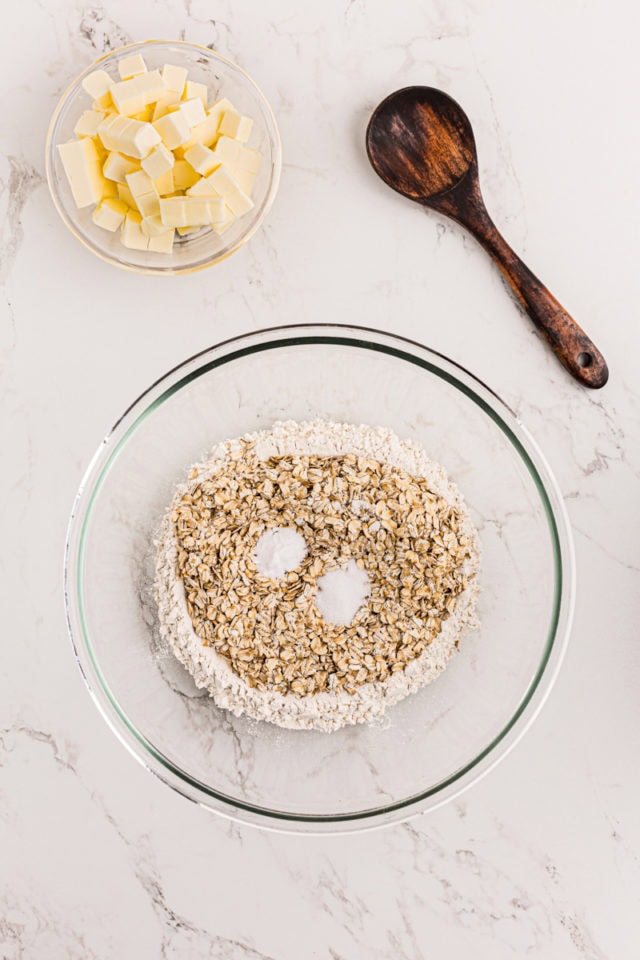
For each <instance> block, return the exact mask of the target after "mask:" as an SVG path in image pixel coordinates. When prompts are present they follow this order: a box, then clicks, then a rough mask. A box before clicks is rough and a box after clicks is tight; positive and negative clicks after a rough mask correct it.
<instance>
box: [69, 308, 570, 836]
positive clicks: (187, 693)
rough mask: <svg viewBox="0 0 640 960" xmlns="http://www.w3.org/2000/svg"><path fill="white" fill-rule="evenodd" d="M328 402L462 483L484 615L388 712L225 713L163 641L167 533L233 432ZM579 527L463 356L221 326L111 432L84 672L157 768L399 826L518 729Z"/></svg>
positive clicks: (557, 612)
mask: <svg viewBox="0 0 640 960" xmlns="http://www.w3.org/2000/svg"><path fill="white" fill-rule="evenodd" d="M313 417H322V418H325V419H331V420H338V421H344V422H350V423H356V424H359V423H366V424H370V425H382V426H385V427H390V428H391V429H393V430H394V431H395V432H396V433H397V434H399V435H400V436H401V437H402V438H409V439H411V440H414V441H418V442H419V443H420V444H422V446H423V447H424V448H425V450H426V451H427V452H428V454H429V456H430V457H431V458H432V459H434V460H436V461H438V462H439V463H441V464H442V465H443V466H444V467H445V469H446V470H447V471H448V473H449V475H450V477H451V478H452V479H453V480H454V481H455V482H456V483H457V484H458V486H459V487H460V490H461V491H462V493H463V495H464V496H465V498H466V501H467V505H468V507H469V510H470V512H471V516H472V518H473V520H474V522H475V524H476V525H477V528H478V531H479V535H480V541H481V548H482V567H481V573H480V585H481V596H480V601H479V615H480V618H481V627H480V629H479V630H477V631H475V632H474V633H471V634H470V635H468V636H467V637H466V638H465V639H464V640H463V643H462V644H461V648H460V650H459V652H458V653H457V654H456V655H455V656H454V658H453V659H452V661H451V662H450V664H449V666H448V667H447V669H446V670H445V671H444V673H443V674H441V676H439V677H438V679H437V680H435V681H434V682H433V683H431V684H430V685H428V686H427V687H425V688H424V689H422V690H421V691H420V692H419V693H416V694H414V695H413V696H410V697H408V698H407V699H406V700H404V701H403V702H401V703H399V704H398V705H396V706H394V707H392V708H391V709H389V710H388V711H387V714H386V716H385V719H384V722H383V723H381V724H379V725H377V726H353V727H348V728H344V729H342V730H339V731H337V732H334V733H330V734H326V733H320V732H316V731H291V730H283V729H280V728H279V727H276V726H273V725H271V724H268V723H259V722H255V721H251V720H247V719H246V718H237V717H234V716H232V715H231V714H230V713H227V712H225V711H224V710H220V709H219V708H218V707H216V706H215V704H214V703H213V701H212V700H211V699H210V698H209V696H208V695H207V694H206V693H203V692H202V691H200V690H198V689H197V688H196V686H195V684H194V683H193V681H192V679H191V677H190V676H189V674H188V673H187V672H186V671H185V670H184V668H183V667H182V666H181V665H180V664H179V663H178V661H177V660H176V659H175V658H174V657H173V655H172V654H171V653H170V652H169V651H167V649H166V648H165V646H164V645H163V644H162V643H161V642H160V640H159V634H158V625H157V618H156V611H155V605H154V602H153V598H152V592H151V585H152V579H153V569H154V537H155V536H156V534H157V531H158V527H159V522H160V519H161V517H162V515H163V512H164V510H165V508H166V507H167V505H168V503H169V502H170V500H171V498H172V495H173V492H174V488H175V487H176V485H177V484H178V482H180V481H182V480H183V478H184V477H185V474H186V471H187V469H188V467H189V465H190V464H192V463H193V462H195V461H196V460H198V459H200V458H201V457H202V456H203V455H204V454H205V453H206V452H207V450H208V449H209V448H210V447H211V445H212V444H213V443H214V442H215V441H218V440H221V439H224V438H228V437H234V436H237V435H239V434H242V433H245V432H246V431H253V430H257V429H261V428H266V427H269V426H270V425H271V424H273V422H274V421H276V420H282V419H294V420H305V419H309V418H313ZM573 592H574V562H573V553H572V541H571V535H570V530H569V526H568V522H567V517H566V513H565V510H564V506H563V503H562V500H561V497H560V493H559V492H558V488H557V486H556V483H555V481H554V479H553V477H552V475H551V473H550V470H549V468H548V466H547V464H546V462H545V460H544V458H543V456H542V454H541V453H540V451H539V450H538V447H537V446H536V444H535V443H534V441H533V440H532V439H531V437H530V436H529V434H528V433H527V431H526V430H525V428H524V427H523V426H522V424H521V423H520V421H519V420H518V418H517V417H516V415H515V414H514V413H513V412H512V411H511V410H510V409H509V408H508V407H507V406H506V405H505V404H504V403H503V402H502V401H501V400H500V399H499V398H498V397H497V396H496V395H495V394H494V393H493V392H492V391H491V390H490V389H489V388H488V387H486V386H484V385H483V384H482V383H480V382H479V381H478V380H477V379H476V378H475V377H473V376H472V375H471V374H470V373H468V372H467V371H466V370H463V369H462V368H461V367H459V366H458V365H457V364H455V363H453V362H452V361H450V360H447V359H446V358H445V357H443V356H441V355H439V354H437V353H435V352H434V351H432V350H429V349H427V348H426V347H423V346H420V345H419V344H416V343H412V342H410V341H408V340H404V339H401V338H400V337H395V336H391V335H389V334H385V333H379V332H376V331H374V330H366V329H361V328H357V327H346V326H344V327H343V326H324V325H322V326H292V327H281V328H278V329H274V330H263V331H261V332H259V333H253V334H250V335H248V336H243V337H238V338H236V339H233V340H229V341H227V342H225V343H221V344H219V345H217V346H215V347H212V348H211V349H209V350H205V351H204V352H203V353H200V354H198V355H197V356H195V357H192V358H191V359H190V360H187V361H186V362H185V363H183V364H181V365H180V366H178V367H176V368H175V369H174V370H171V371H170V372H169V373H168V374H166V376H164V377H163V378H162V379H161V380H159V381H158V382H157V383H155V384H153V386H151V387H150V388H149V389H148V390H147V391H146V392H145V393H143V394H142V396H141V397H140V398H139V399H138V400H136V401H135V403H133V404H132V406H131V407H129V409H128V410H127V411H126V413H124V415H123V416H122V417H121V418H120V419H119V420H118V422H117V423H116V425H115V426H114V428H113V430H112V431H111V432H110V433H109V435H108V436H107V437H106V439H105V440H104V442H103V443H102V445H101V446H100V448H99V449H98V451H97V453H96V455H95V457H94V458H93V461H92V463H91V465H90V467H89V469H88V471H87V474H86V476H85V478H84V480H83V482H82V485H81V488H80V491H79V493H78V496H77V498H76V502H75V505H74V507H73V513H72V517H71V521H70V526H69V532H68V540H67V546H66V564H65V595H66V602H67V614H68V622H69V628H70V632H71V637H72V641H73V645H74V649H75V653H76V657H77V660H78V663H79V665H80V669H81V670H82V673H83V675H84V677H85V680H86V682H87V685H88V687H89V690H90V692H91V694H92V696H93V698H94V700H95V702H96V704H97V706H98V708H99V709H100V711H101V712H102V714H103V715H104V717H105V718H106V720H107V721H108V723H109V724H110V725H111V727H112V729H113V730H114V731H115V733H116V734H117V735H118V736H119V737H120V739H121V740H122V742H123V743H124V744H125V745H126V746H127V747H128V748H129V750H130V751H131V752H132V753H133V754H134V756H135V757H137V759H138V760H140V762H141V763H143V764H144V765H145V766H146V767H147V769H148V770H150V771H151V772H153V773H155V774H156V775H157V776H158V777H160V779H161V780H163V781H164V782H165V783H167V784H169V785H170V786H172V787H174V788H175V789H176V790H178V791H179V792H180V793H182V794H183V795H184V796H186V797H188V798H190V799H191V800H194V801H196V802H198V803H200V804H202V805H203V806H205V807H207V808H209V809H211V810H215V811H216V812H218V813H221V814H224V815H226V816H228V817H232V818H234V819H237V820H241V821H244V822H247V823H252V824H260V825H262V826H270V827H272V828H279V829H286V830H291V831H304V832H309V833H313V832H331V831H340V830H348V829H351V830H353V829H362V828H366V827H371V826H374V825H380V824H387V823H391V822H393V821H397V820H401V819H406V818H407V817H409V816H411V815H413V814H415V813H418V812H423V811H427V810H431V809H433V808H435V807H437V806H439V805H440V804H442V803H444V802H445V801H446V800H449V799H451V798H452V797H454V796H456V795H457V794H459V793H460V792H461V791H462V790H464V789H465V788H467V787H468V786H470V784H472V783H474V782H475V781H476V780H478V779H479V778H480V777H481V776H482V775H483V774H485V773H486V772H487V771H488V770H489V769H490V768H491V767H493V766H494V764H495V763H496V762H497V761H498V760H499V759H500V758H501V757H503V756H504V755H505V754H506V753H507V751H508V750H509V749H510V748H511V747H512V746H513V745H514V744H515V742H516V741H517V740H518V738H519V737H520V736H521V735H522V733H523V732H524V730H525V729H526V728H527V727H528V726H529V724H530V723H531V722H532V720H533V718H534V717H535V716H536V714H537V712H538V710H539V709H540V707H541V705H542V703H543V701H544V699H545V698H546V696H547V694H548V693H549V690H550V687H551V685H552V683H553V680H554V677H555V675H556V672H557V670H558V667H559V664H560V661H561V659H562V655H563V653H564V649H565V646H566V642H567V636H568V632H569V626H570V620H571V614H572V607H573Z"/></svg>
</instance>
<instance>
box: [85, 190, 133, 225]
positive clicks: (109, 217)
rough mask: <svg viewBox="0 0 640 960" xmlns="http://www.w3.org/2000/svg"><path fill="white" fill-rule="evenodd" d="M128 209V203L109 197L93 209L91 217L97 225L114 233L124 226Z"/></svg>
mask: <svg viewBox="0 0 640 960" xmlns="http://www.w3.org/2000/svg"><path fill="white" fill-rule="evenodd" d="M128 210H129V207H128V206H127V204H126V203H123V202H122V200H115V199H113V198H111V197H107V198H106V199H105V200H102V202H101V203H99V204H98V206H97V207H96V209H95V210H94V211H93V214H92V216H91V219H92V220H93V222H94V223H95V224H97V226H99V227H104V229H105V230H110V231H111V233H114V232H115V231H116V230H117V229H118V228H119V227H120V226H122V222H123V220H124V218H125V217H126V215H127V212H128Z"/></svg>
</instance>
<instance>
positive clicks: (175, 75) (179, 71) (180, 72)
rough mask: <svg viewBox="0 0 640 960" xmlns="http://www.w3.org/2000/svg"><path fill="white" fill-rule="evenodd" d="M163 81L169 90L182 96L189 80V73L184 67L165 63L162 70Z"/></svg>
mask: <svg viewBox="0 0 640 960" xmlns="http://www.w3.org/2000/svg"><path fill="white" fill-rule="evenodd" d="M162 80H163V82H164V85H165V87H166V88H167V90H174V91H175V92H176V93H178V94H179V95H180V96H182V91H183V90H184V85H185V83H186V80H187V71H186V70H185V68H184V67H176V66H174V65H173V64H172V63H165V65H164V67H163V68H162Z"/></svg>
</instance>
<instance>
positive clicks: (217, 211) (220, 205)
mask: <svg viewBox="0 0 640 960" xmlns="http://www.w3.org/2000/svg"><path fill="white" fill-rule="evenodd" d="M185 206H186V211H187V224H188V225H189V226H192V227H194V226H197V225H200V226H206V225H207V224H209V223H214V222H215V221H217V220H222V219H224V202H220V200H219V199H218V198H211V199H202V200H201V199H199V198H196V197H189V198H188V199H187V200H186V201H185Z"/></svg>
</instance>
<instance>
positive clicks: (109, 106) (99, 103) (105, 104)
mask: <svg viewBox="0 0 640 960" xmlns="http://www.w3.org/2000/svg"><path fill="white" fill-rule="evenodd" d="M93 109H94V110H97V111H98V112H99V113H115V112H116V108H115V104H114V102H113V100H112V99H111V91H110V90H107V92H106V93H103V94H102V96H101V97H96V99H95V100H94V101H93Z"/></svg>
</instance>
